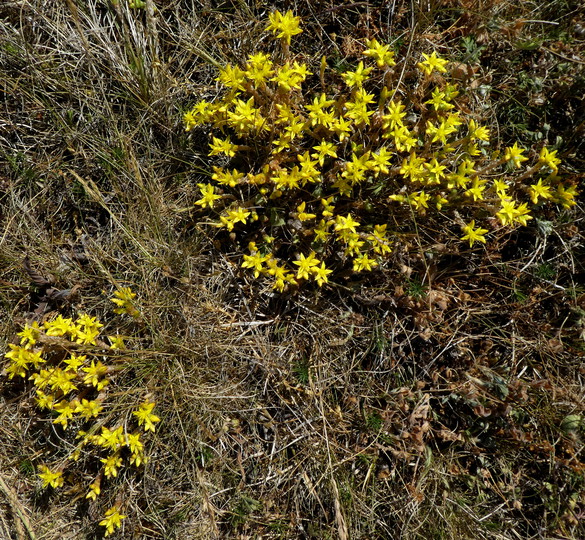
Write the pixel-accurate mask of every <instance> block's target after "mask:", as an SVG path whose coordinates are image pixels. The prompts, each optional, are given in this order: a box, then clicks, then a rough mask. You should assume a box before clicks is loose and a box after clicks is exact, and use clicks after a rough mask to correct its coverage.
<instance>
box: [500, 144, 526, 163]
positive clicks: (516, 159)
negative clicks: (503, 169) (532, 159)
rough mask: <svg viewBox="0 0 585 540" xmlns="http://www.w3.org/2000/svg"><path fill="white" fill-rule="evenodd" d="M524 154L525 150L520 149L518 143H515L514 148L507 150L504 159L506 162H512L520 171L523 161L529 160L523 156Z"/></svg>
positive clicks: (509, 147) (510, 147)
mask: <svg viewBox="0 0 585 540" xmlns="http://www.w3.org/2000/svg"><path fill="white" fill-rule="evenodd" d="M523 152H524V150H523V149H522V148H518V143H514V146H508V147H507V148H506V152H505V154H504V159H505V160H506V161H511V162H512V163H513V164H514V166H515V167H516V168H517V169H518V168H520V166H521V164H522V162H523V161H527V160H528V158H527V157H525V156H523V155H522V153H523Z"/></svg>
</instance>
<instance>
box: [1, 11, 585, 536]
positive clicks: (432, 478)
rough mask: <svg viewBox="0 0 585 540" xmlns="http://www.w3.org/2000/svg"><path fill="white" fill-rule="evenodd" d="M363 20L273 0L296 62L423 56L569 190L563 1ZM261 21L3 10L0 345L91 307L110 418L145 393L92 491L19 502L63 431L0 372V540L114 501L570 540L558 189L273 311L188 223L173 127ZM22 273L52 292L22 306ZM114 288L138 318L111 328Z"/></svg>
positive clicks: (579, 264)
mask: <svg viewBox="0 0 585 540" xmlns="http://www.w3.org/2000/svg"><path fill="white" fill-rule="evenodd" d="M154 4H156V11H154V10H153V5H154ZM282 4H283V5H284V4H285V3H282ZM288 4H289V3H286V5H287V6H288ZM385 4H386V3H384V6H383V7H380V5H379V4H378V3H375V2H354V3H352V2H348V3H346V4H342V3H331V2H310V3H304V2H297V3H296V8H295V12H296V13H297V14H298V15H301V16H302V20H303V28H304V33H303V34H301V35H300V36H299V37H298V40H297V42H296V44H295V46H296V47H297V50H298V51H300V52H299V54H301V55H302V56H303V58H304V59H305V61H308V62H313V66H314V67H315V69H316V71H317V72H318V70H319V67H318V64H319V60H320V58H321V55H323V54H326V55H328V56H329V57H334V58H337V59H339V62H352V61H353V59H354V57H355V53H354V52H353V51H354V49H355V47H356V46H357V45H356V43H357V42H358V41H359V40H362V39H365V38H370V37H377V38H378V39H379V40H380V41H386V42H388V43H391V44H392V45H393V46H394V48H395V50H396V56H397V58H399V57H406V56H408V55H414V57H419V56H420V53H421V52H430V51H432V50H436V51H438V52H439V53H440V54H441V55H442V56H444V57H445V58H448V59H449V60H451V61H452V62H453V63H457V64H460V66H459V69H460V70H461V77H462V78H470V79H471V78H472V79H473V80H474V85H475V90H476V93H475V94H474V95H475V101H474V104H475V107H476V109H475V111H476V112H477V114H478V115H480V117H481V118H482V120H483V121H484V122H485V123H487V125H489V126H490V129H491V130H492V131H493V133H496V134H497V136H496V146H497V145H501V146H502V147H504V146H506V145H508V144H511V142H513V141H519V143H520V144H521V145H522V146H523V147H525V148H539V147H540V146H542V144H543V143H544V142H546V143H547V144H548V145H549V146H553V145H554V146H555V148H557V149H558V152H559V156H560V157H561V158H562V159H563V165H562V167H561V174H562V175H563V176H565V177H567V178H570V179H572V181H573V182H574V183H575V184H577V185H578V184H579V183H580V182H581V181H582V177H583V171H584V170H585V143H584V140H585V103H584V98H583V96H584V93H585V79H584V67H585V29H584V27H585V18H584V9H583V7H582V6H581V7H580V4H581V3H580V2H578V1H570V0H566V1H565V0H553V1H551V2H540V1H534V2H531V1H527V2H521V3H520V2H518V3H513V2H509V1H507V0H500V1H497V2H482V1H471V0H469V1H467V0H452V1H444V2H439V1H438V0H428V1H421V2H417V1H414V2H403V1H401V0H398V1H394V2H389V3H388V4H389V5H388V6H387V5H385ZM279 6H280V4H279V3H274V4H267V3H264V2H252V1H242V2H229V1H226V2H220V3H208V2H201V3H199V2H188V1H185V0H162V1H160V2H154V3H152V4H151V3H149V2H147V3H146V5H145V7H144V8H140V9H131V8H130V7H129V6H128V4H127V3H126V0H120V1H119V3H114V2H106V1H103V2H102V1H95V0H91V1H90V0H88V1H84V2H79V1H76V0H67V1H66V2H57V1H45V0H43V1H41V0H19V1H16V0H15V1H7V2H3V3H2V5H0V96H1V98H2V99H1V100H0V104H1V107H2V108H1V111H0V302H1V305H2V309H1V310H0V345H1V347H2V349H3V350H8V343H15V342H16V340H17V338H16V333H17V332H18V331H20V329H21V327H22V325H23V324H24V322H25V321H27V320H29V321H30V320H32V318H34V317H37V318H44V319H47V318H51V317H53V316H55V315H56V314H57V313H61V314H63V315H64V316H75V315H76V314H79V313H89V314H91V315H92V316H97V317H98V318H99V319H100V320H101V321H103V322H104V323H105V325H106V327H105V330H107V331H106V332H105V333H106V334H112V333H120V334H123V335H126V336H129V337H128V340H127V343H128V346H129V348H130V350H131V352H129V354H128V357H129V358H128V363H127V366H128V367H127V369H126V370H125V371H124V372H123V373H122V375H120V377H119V379H118V385H119V386H118V387H117V389H118V393H119V395H118V394H116V395H118V401H116V402H115V406H114V409H116V410H125V409H124V408H125V407H127V406H130V405H129V404H131V403H133V400H135V399H140V397H141V396H143V395H149V396H152V398H153V399H154V400H155V401H156V403H157V408H156V412H157V414H158V415H159V416H160V418H161V422H160V424H158V425H157V430H156V432H155V434H154V435H152V436H151V437H150V438H149V440H148V443H147V454H148V456H149V457H150V459H149V461H148V463H147V464H146V465H145V466H144V467H142V468H140V469H138V471H136V470H132V469H127V470H126V469H125V470H124V472H123V473H121V474H120V475H119V476H118V477H116V478H112V479H109V480H108V482H107V483H105V484H104V486H103V490H102V491H103V492H102V495H101V496H100V497H99V498H98V499H97V501H89V500H87V499H86V498H85V488H84V487H81V486H82V485H85V484H87V483H88V481H91V478H92V475H93V474H95V470H94V469H92V467H94V468H95V464H93V465H92V464H91V463H89V462H84V461H82V462H81V464H80V465H78V466H77V467H73V468H72V469H71V471H72V472H70V473H68V475H67V477H66V485H65V487H64V488H60V489H57V490H52V489H49V490H47V489H42V488H41V482H40V480H39V478H38V476H37V474H36V473H37V468H38V466H39V464H41V463H45V462H47V461H52V460H53V461H54V460H55V459H59V456H63V455H64V453H63V452H64V450H63V448H66V447H67V444H70V441H69V442H68V441H65V440H64V439H63V438H62V437H61V434H60V433H61V432H59V430H58V429H57V428H56V427H55V426H54V424H52V422H51V419H50V418H49V417H48V416H47V415H45V414H41V413H39V411H38V409H37V408H36V407H35V404H34V391H33V389H32V388H31V386H30V385H27V384H23V383H22V382H20V383H19V382H17V381H16V380H14V379H13V380H9V379H8V378H6V377H2V378H1V379H0V433H1V440H2V445H1V447H0V490H1V492H2V493H3V497H0V518H1V519H0V537H1V538H6V539H8V538H16V539H18V540H21V539H25V538H37V539H47V540H49V539H57V538H62V539H66V538H71V539H73V538H76V539H77V538H79V539H81V538H99V537H101V534H102V533H103V528H102V527H100V526H99V525H98V522H99V521H100V520H101V519H102V517H103V513H104V510H105V509H107V508H109V507H110V506H112V505H113V504H115V503H119V504H121V505H122V508H123V513H124V514H125V515H127V516H128V517H127V518H126V519H125V520H124V522H123V529H122V531H121V532H119V533H117V534H118V537H120V538H137V539H138V538H145V539H146V538H168V539H171V538H177V539H190V538H193V539H195V538H201V539H207V538H341V539H346V538H352V539H358V538H361V539H372V538H392V539H398V538H405V539H430V538H432V539H536V538H551V539H552V538H554V539H579V538H585V525H584V517H585V479H584V472H585V456H584V454H583V448H584V446H583V437H584V436H585V434H584V428H585V424H584V423H583V417H582V415H583V414H584V405H583V404H584V403H585V399H584V398H585V396H584V389H585V381H584V377H585V370H584V367H583V359H584V356H585V266H584V265H585V248H584V245H585V243H584V242H585V224H584V214H583V206H582V199H581V200H580V201H579V202H578V204H577V206H576V207H573V208H571V209H551V210H550V211H549V213H548V214H546V215H542V216H540V220H539V223H540V225H538V224H537V223H536V222H530V223H529V225H528V226H527V227H521V228H518V229H516V230H514V231H511V232H508V233H505V234H501V235H499V236H498V237H497V238H496V239H495V240H494V241H493V242H491V243H489V244H488V245H487V246H486V247H483V246H480V247H479V248H478V247H477V246H476V247H475V248H474V249H473V250H471V249H470V250H467V249H465V247H462V244H461V243H455V242H452V241H451V239H450V237H449V236H448V235H447V234H446V233H443V232H442V230H441V229H440V227H439V228H435V229H434V230H433V229H425V230H424V231H423V232H421V231H418V230H412V231H404V234H403V239H402V242H401V244H400V246H399V247H398V248H397V249H396V250H395V252H394V254H393V256H392V257H391V258H390V260H389V262H388V264H387V266H385V267H384V268H382V269H380V270H379V271H378V272H377V273H376V274H375V277H374V278H372V279H370V280H369V281H368V282H367V283H361V282H359V281H352V280H351V279H349V280H348V281H346V282H345V283H344V284H343V287H336V286H330V287H324V288H322V289H320V290H309V291H305V292H302V291H301V292H299V293H297V294H294V295H284V296H282V297H280V296H279V297H275V296H274V295H273V294H272V293H271V292H270V291H266V290H263V289H262V287H259V286H258V285H257V284H256V283H254V280H253V279H251V275H248V274H245V273H243V272H242V271H241V269H240V268H239V265H238V264H237V262H234V261H235V258H234V255H235V254H234V253H230V251H229V249H226V248H225V246H218V245H217V243H214V238H213V232H211V233H210V232H209V230H208V229H206V228H205V227H202V226H200V224H199V223H198V221H197V219H195V218H194V217H193V216H194V214H193V212H192V211H191V208H192V205H193V201H194V199H195V198H196V197H197V196H198V190H197V187H196V185H197V183H198V182H200V181H201V178H202V176H203V175H205V174H206V171H207V161H206V159H207V152H208V150H207V147H206V141H200V140H198V139H197V136H196V135H195V134H187V133H185V132H184V128H183V125H182V114H183V112H184V111H185V110H187V109H188V108H189V107H191V106H192V104H193V103H194V102H195V101H197V100H199V99H201V98H212V97H213V96H215V95H216V94H217V92H218V89H217V86H216V84H215V82H214V78H215V77H216V75H217V71H216V65H223V64H225V63H226V62H228V61H231V62H233V63H237V62H238V61H242V59H243V58H244V57H246V56H247V55H248V54H249V53H251V52H253V51H255V50H256V48H257V47H258V46H259V45H262V44H263V42H262V39H263V38H262V37H261V35H262V31H263V29H264V26H265V22H264V21H265V19H266V14H267V12H268V11H270V9H272V8H274V7H279ZM352 55H353V56H352ZM581 191H582V188H581ZM222 248H223V249H222ZM26 255H28V256H29V258H30V267H29V270H28V271H27V270H26V269H25V266H24V264H23V261H24V259H25V256H26ZM35 276H36V278H37V279H36V284H35ZM39 276H41V278H44V279H46V280H47V282H49V283H50V284H51V286H52V287H54V288H56V289H57V290H59V291H66V290H71V293H67V294H63V295H61V296H58V297H57V298H52V299H51V298H49V300H47V299H46V298H45V299H43V298H41V297H42V293H43V291H42V290H39ZM121 286H130V287H132V290H134V291H135V292H136V293H137V297H136V304H137V307H138V308H139V309H140V311H141V313H142V318H141V319H140V320H138V321H137V320H134V319H132V318H131V317H126V318H123V317H122V318H120V317H117V316H115V315H113V313H112V307H113V305H112V303H111V302H110V300H109V298H110V297H111V296H112V294H113V292H114V291H115V290H116V288H117V287H121ZM41 289H42V288H41ZM45 293H46V287H45ZM136 396H139V397H138V398H136ZM59 452H62V454H60V453H59ZM84 467H86V468H84Z"/></svg>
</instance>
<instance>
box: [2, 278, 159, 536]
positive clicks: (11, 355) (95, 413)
mask: <svg viewBox="0 0 585 540" xmlns="http://www.w3.org/2000/svg"><path fill="white" fill-rule="evenodd" d="M134 297H135V294H134V293H132V292H131V291H130V289H127V288H126V289H121V290H120V291H118V292H116V293H115V296H114V298H113V299H112V301H113V302H114V303H115V304H116V305H117V306H118V308H117V309H115V311H116V312H117V313H127V314H129V315H131V316H133V317H137V316H139V312H138V310H137V309H136V308H135V307H134V305H133V303H132V299H133V298H134ZM102 327H103V324H102V323H101V322H100V321H98V320H97V319H96V318H95V317H90V316H89V315H86V314H84V315H80V316H79V317H78V318H77V319H75V320H73V319H70V318H65V317H63V316H61V315H59V316H58V317H56V318H55V319H53V320H51V321H47V322H44V323H43V324H41V325H39V324H38V323H37V322H36V321H34V322H32V323H30V324H28V323H27V324H25V326H24V328H23V329H22V330H21V331H20V332H19V333H18V336H19V337H20V343H19V344H10V345H9V348H10V351H9V352H8V353H6V355H5V356H6V358H7V359H8V365H7V367H6V369H5V373H6V375H7V376H8V378H9V379H15V378H16V379H22V380H23V382H25V383H26V382H27V381H32V386H33V388H34V390H35V393H36V399H35V402H36V406H37V409H38V411H39V413H40V414H45V415H47V416H48V417H49V418H52V423H53V424H54V425H55V426H56V427H57V428H59V430H60V431H61V440H63V441H64V442H65V443H66V446H64V448H62V449H61V448H60V449H58V450H57V452H56V456H55V459H54V461H53V462H52V463H50V464H48V463H42V464H40V465H38V467H37V473H38V476H39V478H40V479H41V480H42V487H43V488H49V487H50V488H53V489H58V488H61V487H63V486H64V484H65V476H64V472H65V471H66V470H67V469H68V468H70V467H74V465H73V464H74V463H75V462H78V461H80V459H81V458H83V459H82V462H83V467H84V470H83V476H88V474H89V473H88V471H87V468H89V469H90V470H93V480H92V481H91V482H90V483H89V485H88V486H87V493H86V498H88V499H92V500H96V499H97V498H98V496H99V495H100V494H101V492H102V486H103V484H104V483H105V482H106V481H107V480H108V479H110V478H114V477H116V476H118V473H119V471H120V469H121V468H122V467H124V466H133V467H136V468H138V467H140V466H142V465H143V464H144V463H146V461H147V459H148V458H147V456H146V454H145V450H144V439H143V435H144V433H146V432H149V431H150V432H154V431H155V424H156V423H157V422H159V421H160V419H159V417H158V416H156V415H155V414H154V413H153V409H154V407H155V402H154V401H152V399H150V397H149V396H148V395H145V396H144V398H143V401H142V402H141V403H139V404H137V407H136V408H135V409H134V410H132V411H123V412H122V413H121V414H120V412H119V411H117V413H116V415H113V414H112V412H113V410H115V409H116V408H115V407H113V405H114V403H110V401H112V400H114V399H115V397H112V395H113V396H115V395H116V393H110V388H111V386H112V384H113V383H114V381H115V380H116V377H117V376H118V375H119V373H120V372H121V371H122V370H123V369H124V368H125V364H126V363H127V361H128V350H127V349H126V345H125V343H124V340H123V338H122V337H121V336H119V335H114V336H108V341H109V344H107V343H106V342H104V341H102V336H101V328H102ZM102 360H104V361H105V362H106V363H103V362H102ZM63 450H65V451H66V455H65V457H63ZM125 517H126V516H124V515H123V514H120V507H119V506H117V505H116V506H113V507H111V508H109V509H108V510H107V511H106V512H105V517H104V519H103V520H102V521H101V522H100V525H101V526H103V527H105V536H108V535H110V534H112V533H113V532H114V531H115V529H116V528H118V527H120V526H121V522H122V519H124V518H125Z"/></svg>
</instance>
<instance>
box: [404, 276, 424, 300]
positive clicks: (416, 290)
mask: <svg viewBox="0 0 585 540" xmlns="http://www.w3.org/2000/svg"><path fill="white" fill-rule="evenodd" d="M427 288H428V287H427V286H426V285H424V284H423V282H422V281H421V280H420V279H419V278H412V279H408V280H407V282H406V294H408V296H412V297H413V298H414V299H416V300H420V299H421V298H424V297H425V296H426V295H427Z"/></svg>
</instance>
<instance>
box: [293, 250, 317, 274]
mask: <svg viewBox="0 0 585 540" xmlns="http://www.w3.org/2000/svg"><path fill="white" fill-rule="evenodd" d="M320 262H321V261H320V260H319V259H317V258H316V257H315V252H314V251H311V253H310V254H309V256H308V257H305V255H304V254H303V253H301V256H300V258H299V260H298V261H293V264H296V265H297V266H298V267H299V269H298V270H297V278H298V279H309V275H310V273H312V272H313V267H314V266H317V265H318V264H319V263H320Z"/></svg>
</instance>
